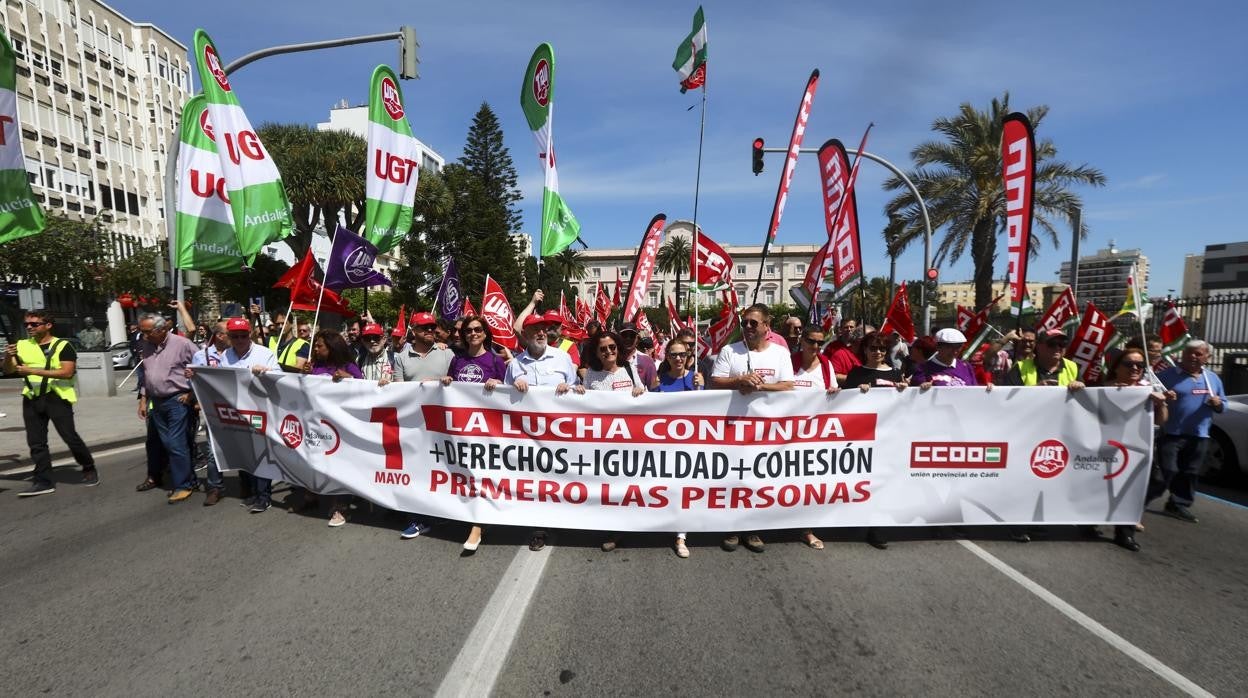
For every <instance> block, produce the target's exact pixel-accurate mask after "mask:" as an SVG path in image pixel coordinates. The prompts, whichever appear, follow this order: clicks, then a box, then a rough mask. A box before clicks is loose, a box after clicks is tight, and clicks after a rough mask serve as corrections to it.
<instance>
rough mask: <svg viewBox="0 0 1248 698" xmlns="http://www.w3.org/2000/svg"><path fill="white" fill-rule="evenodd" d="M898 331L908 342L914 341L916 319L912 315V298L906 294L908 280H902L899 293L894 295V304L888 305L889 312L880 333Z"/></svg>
mask: <svg viewBox="0 0 1248 698" xmlns="http://www.w3.org/2000/svg"><path fill="white" fill-rule="evenodd" d="M894 330H895V331H896V332H897V333H898V334H900V335H901V338H902V339H904V340H906V342H907V343H909V342H913V341H914V319H913V318H912V317H910V298H909V297H908V296H907V295H906V282H904V281H903V282H901V287H900V288H898V289H897V295H895V296H893V302H892V305H890V306H888V314H887V315H885V316H884V324H883V325H881V326H880V334H882V335H884V334H888V333H889V332H892V331H894Z"/></svg>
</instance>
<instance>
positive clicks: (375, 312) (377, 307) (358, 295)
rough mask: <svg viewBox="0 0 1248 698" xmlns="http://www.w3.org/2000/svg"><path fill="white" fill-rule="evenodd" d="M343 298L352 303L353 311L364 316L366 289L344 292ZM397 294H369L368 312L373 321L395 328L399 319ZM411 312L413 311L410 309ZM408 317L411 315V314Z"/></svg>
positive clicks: (350, 289) (374, 291) (351, 289)
mask: <svg viewBox="0 0 1248 698" xmlns="http://www.w3.org/2000/svg"><path fill="white" fill-rule="evenodd" d="M342 297H343V298H345V299H347V300H348V301H350V303H351V309H352V310H354V311H355V312H357V313H359V314H360V315H363V314H364V289H362V288H348V289H345V290H343V292H342ZM395 301H396V298H395V294H394V293H392V292H387V291H378V290H375V289H374V290H371V291H369V292H368V312H369V314H370V315H372V316H373V321H374V322H376V323H377V324H379V325H384V326H389V327H393V326H394V324H395V321H396V320H398V318H399V305H400V303H396V302H395ZM409 310H411V309H409ZM408 315H411V313H410V312H409V313H408Z"/></svg>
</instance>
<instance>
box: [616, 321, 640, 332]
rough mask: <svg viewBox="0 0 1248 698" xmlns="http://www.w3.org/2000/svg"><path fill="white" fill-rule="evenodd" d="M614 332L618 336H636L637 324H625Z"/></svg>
mask: <svg viewBox="0 0 1248 698" xmlns="http://www.w3.org/2000/svg"><path fill="white" fill-rule="evenodd" d="M616 332H618V333H620V334H624V333H625V332H632V333H634V334H637V323H635V322H626V323H624V324H623V325H620V329H618V330H616Z"/></svg>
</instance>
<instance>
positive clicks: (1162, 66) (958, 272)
mask: <svg viewBox="0 0 1248 698" xmlns="http://www.w3.org/2000/svg"><path fill="white" fill-rule="evenodd" d="M113 4H114V6H116V7H117V8H118V9H119V10H120V11H122V12H123V13H125V14H127V15H128V16H129V17H130V18H131V19H133V20H135V21H142V22H152V23H154V24H156V25H158V26H160V27H161V28H163V29H165V30H166V31H168V32H169V33H170V34H172V35H174V36H175V37H177V38H179V39H180V40H181V41H183V43H186V44H190V42H191V35H192V32H193V31H194V29H195V28H196V27H203V28H204V29H206V30H207V31H208V32H209V33H210V34H211V36H212V37H213V39H214V41H215V42H216V44H217V48H218V49H219V51H220V52H221V55H222V57H223V58H224V59H225V61H227V62H228V61H230V60H232V59H234V58H236V57H238V56H241V55H242V54H244V53H247V52H250V51H253V50H256V49H259V48H263V47H267V46H273V45H277V44H285V43H294V42H300V41H313V40H323V39H331V38H337V37H342V36H350V35H357V34H370V33H377V32H383V31H390V30H392V29H397V28H398V26H400V25H402V24H410V25H412V26H414V27H415V28H416V31H417V34H418V36H419V38H420V42H421V49H420V56H421V67H420V72H421V76H422V79H420V80H419V81H408V82H406V83H405V84H404V85H403V89H404V93H405V98H406V101H407V106H408V118H409V120H410V121H411V124H412V128H413V130H414V131H415V133H416V135H417V137H418V138H420V139H421V140H423V141H425V142H426V143H428V144H429V145H431V146H432V147H434V148H435V149H436V150H438V152H440V153H441V154H442V155H443V156H445V157H446V158H447V159H448V160H454V159H456V158H458V157H459V155H460V152H461V149H462V146H463V140H464V135H465V133H466V132H467V128H468V124H469V121H470V119H471V118H472V115H473V114H474V113H475V111H476V110H477V108H478V106H479V105H480V103H481V102H482V101H487V102H489V103H490V104H491V106H492V107H493V108H494V109H495V111H496V112H497V113H498V115H499V118H500V120H501V122H502V125H503V128H504V131H505V134H506V140H507V145H508V147H509V148H510V149H511V154H512V157H513V159H514V160H515V163H516V167H517V170H518V171H519V174H520V182H521V187H522V191H523V193H524V195H525V197H526V200H525V202H524V204H523V207H522V210H523V213H524V216H525V228H526V230H536V228H537V227H538V223H539V220H538V219H539V217H540V194H541V175H540V172H539V167H540V163H539V161H538V160H537V158H536V150H535V146H534V143H533V139H532V136H531V135H530V132H529V131H528V127H527V125H526V124H525V121H524V117H523V114H522V113H521V111H520V105H519V91H520V83H521V80H522V77H523V73H524V68H525V66H526V64H527V61H528V58H529V56H530V54H531V53H532V51H533V49H534V47H535V46H536V45H537V44H538V43H539V42H542V41H549V42H550V43H551V44H552V45H553V46H554V49H555V57H556V84H555V103H556V105H557V108H556V113H555V116H556V119H555V123H554V129H555V142H556V144H557V147H558V152H559V173H560V180H561V185H562V186H561V188H562V191H563V194H564V197H565V199H567V201H568V203H569V205H570V206H571V208H572V210H573V211H574V212H575V214H576V215H577V217H578V219H579V220H580V222H581V224H582V226H583V232H582V236H583V237H584V239H585V240H586V241H587V242H588V243H589V245H590V246H591V247H618V246H621V245H622V243H624V242H627V243H628V244H636V243H635V240H637V239H640V237H641V234H642V232H643V228H644V226H645V225H646V223H647V222H648V221H649V220H650V218H651V216H653V215H654V214H655V213H658V212H664V213H666V214H667V215H668V218H669V219H675V218H688V217H691V216H692V212H693V181H694V170H695V163H696V153H697V135H698V110H697V109H696V108H695V109H693V110H688V108H689V107H690V106H693V105H695V104H697V98H696V97H694V96H693V95H692V94H690V95H681V94H680V93H679V90H678V86H677V79H676V73H675V71H673V70H672V68H671V62H672V58H673V55H674V53H675V49H676V45H677V43H678V42H679V41H680V40H681V39H682V38H683V37H684V35H685V34H686V33H687V32H688V31H689V26H690V22H691V18H692V15H693V12H694V10H695V9H696V7H697V4H696V3H693V2H690V3H671V2H664V3H588V2H533V3H515V2H492V1H491V2H454V3H433V2H420V3H417V2H411V1H410V0H407V1H394V2H381V1H371V0H368V1H366V0H359V1H357V2H341V1H333V2H328V1H325V0H300V1H298V2H296V1H294V0H270V1H269V2H259V3H257V2H254V0H253V1H250V2H235V1H233V0H227V1H221V2H215V3H211V4H207V5H205V4H197V3H172V2H168V1H167V0H159V1H157V0H127V1H120V0H118V1H116V2H114V3H113ZM704 6H705V12H706V18H707V28H708V32H709V41H710V43H709V53H710V58H709V69H708V75H709V78H708V87H709V93H708V100H709V102H708V111H707V125H706V144H705V150H704V156H703V170H702V171H703V175H702V196H701V203H700V207H699V222H700V223H701V225H702V227H703V229H704V230H705V231H706V232H707V234H708V235H710V236H711V237H713V238H714V239H716V240H718V241H720V242H726V243H745V244H757V243H759V242H761V241H762V239H763V236H764V235H765V232H766V227H767V221H768V217H769V215H770V212H771V206H772V202H773V200H774V198H775V191H776V184H777V181H778V178H779V172H780V164H781V162H780V156H778V155H769V156H768V161H767V171H766V172H765V173H764V174H763V175H761V176H759V177H754V176H753V175H752V174H751V173H750V157H749V150H750V142H751V141H752V139H753V138H754V137H755V136H762V137H764V138H765V139H766V140H767V143H768V145H775V146H780V147H783V146H784V145H786V144H787V139H788V136H789V131H790V129H791V128H792V124H793V117H794V114H795V112H796V109H797V103H798V100H799V98H800V97H801V91H802V88H803V87H804V85H805V81H806V78H807V76H808V75H809V73H810V71H811V69H813V68H819V69H820V71H821V73H822V80H821V83H820V86H819V90H818V93H817V94H816V97H815V101H814V107H813V110H812V114H811V119H810V123H809V129H808V131H807V135H806V142H805V145H807V146H812V147H815V146H818V145H819V144H820V143H822V142H823V141H824V140H826V139H828V138H833V137H835V138H840V139H841V140H842V141H844V142H845V143H846V144H847V145H848V146H849V147H854V146H855V145H856V144H857V141H858V139H859V138H860V136H861V134H862V131H863V129H864V128H865V127H866V124H867V123H868V122H875V125H876V126H875V129H874V130H873V132H872V135H871V141H870V143H869V146H868V150H870V151H872V152H875V153H878V154H880V155H882V156H883V157H885V158H888V159H889V160H891V161H893V162H894V163H896V164H898V165H900V166H902V167H907V165H908V163H909V152H910V150H911V148H913V147H914V145H915V144H917V143H919V142H921V141H924V140H928V139H930V138H931V137H932V134H931V132H930V124H931V122H932V120H933V119H934V118H936V117H939V116H944V115H951V114H953V113H954V112H955V111H956V110H957V108H958V105H959V104H961V103H962V102H971V103H972V104H973V105H975V106H977V107H979V108H986V107H987V105H988V103H989V102H990V100H991V99H992V98H993V97H995V96H999V95H1001V94H1002V92H1003V91H1006V90H1008V91H1009V92H1010V94H1011V103H1012V105H1013V106H1015V107H1016V108H1026V107H1029V106H1032V105H1036V104H1047V105H1048V106H1049V107H1050V113H1049V115H1048V117H1047V118H1046V119H1045V121H1044V122H1043V123H1042V124H1041V126H1040V128H1039V129H1038V136H1039V137H1041V138H1048V139H1051V140H1053V141H1054V142H1055V143H1056V144H1057V146H1058V156H1059V158H1061V159H1063V160H1066V161H1068V162H1071V163H1076V164H1078V163H1086V164H1089V165H1092V166H1095V167H1098V168H1100V169H1101V170H1102V171H1103V172H1104V173H1105V174H1106V176H1107V177H1108V179H1109V183H1108V185H1107V186H1105V187H1103V188H1097V189H1094V188H1086V189H1081V190H1079V193H1080V194H1081V195H1083V197H1084V200H1085V211H1084V217H1085V221H1086V223H1087V224H1088V225H1089V226H1090V228H1091V232H1090V235H1089V237H1088V239H1087V240H1085V241H1084V242H1083V243H1082V244H1081V252H1083V253H1084V254H1087V253H1090V252H1092V251H1094V250H1096V249H1099V248H1101V247H1104V246H1105V245H1106V244H1107V243H1108V242H1109V240H1110V239H1113V240H1115V241H1116V242H1117V244H1118V246H1119V247H1123V248H1125V247H1140V248H1142V249H1143V250H1144V252H1145V254H1147V255H1148V256H1149V258H1150V260H1151V262H1152V265H1153V272H1152V280H1151V283H1150V293H1151V294H1154V295H1156V294H1164V293H1165V291H1166V290H1167V289H1171V288H1173V289H1177V288H1179V287H1180V283H1181V278H1182V270H1183V256H1184V255H1185V254H1188V253H1200V252H1203V250H1204V246H1205V245H1206V244H1213V243H1222V242H1233V241H1241V240H1245V239H1248V227H1246V226H1245V224H1244V223H1243V219H1242V218H1240V217H1239V216H1238V215H1231V214H1232V213H1233V209H1232V208H1231V207H1232V206H1233V205H1234V202H1236V201H1238V200H1241V198H1242V197H1243V196H1244V194H1245V192H1246V191H1248V174H1245V171H1244V169H1243V168H1242V167H1240V166H1239V165H1240V164H1241V163H1242V162H1243V161H1244V160H1245V156H1246V155H1248V145H1245V142H1244V140H1243V139H1242V138H1241V137H1240V136H1239V128H1240V127H1241V126H1242V123H1243V121H1244V107H1245V101H1248V70H1246V69H1245V68H1246V67H1248V44H1246V43H1245V42H1244V41H1243V38H1242V36H1241V31H1242V28H1243V27H1244V26H1248V10H1246V9H1245V6H1243V5H1242V4H1240V3H1230V2H1222V3H1209V2H1200V1H1197V2H1188V3H1184V4H1183V5H1182V6H1181V7H1179V6H1175V5H1174V4H1173V3H1161V2H1133V3H1126V2H1104V3H1098V2H1086V0H1085V1H1083V2H1046V3H1026V4H1024V3H1016V4H1015V5H1014V7H1015V8H1016V9H1010V5H1009V4H1006V3H999V2H998V3H987V2H959V3H950V4H944V3H930V2H927V3H921V2H893V3H852V4H851V3H830V2H785V3H770V4H767V5H765V6H764V5H762V4H759V3H757V2H707V3H705V5H704ZM206 8H212V10H213V11H212V12H211V13H209V12H207V11H206ZM1034 8H1039V11H1038V12H1035V11H1033V10H1034ZM397 58H398V50H397V47H396V45H395V44H389V43H387V44H371V45H364V46H356V47H349V48H342V49H333V50H328V51H321V52H312V53H304V54H296V55H291V56H280V57H274V58H268V59H265V60H263V61H261V62H259V63H255V64H252V65H250V66H248V67H246V68H244V69H243V70H242V71H240V72H239V73H237V74H236V75H235V76H234V77H233V78H232V82H233V84H234V85H235V89H236V90H237V92H238V94H239V96H240V99H241V100H242V103H243V106H244V107H245V108H246V109H247V111H248V114H249V116H250V117H251V119H252V121H253V122H254V123H259V122H262V121H282V122H304V123H315V122H317V121H324V120H326V119H327V118H328V111H329V108H330V106H331V105H333V104H334V103H335V102H337V101H339V100H341V99H343V98H345V99H347V100H349V101H350V102H352V103H362V102H363V101H364V100H365V99H366V94H367V89H368V78H369V75H370V74H371V71H372V68H373V66H375V65H376V64H377V63H381V62H385V63H390V64H392V65H394V64H395V63H396V62H397ZM1224 132H1225V133H1229V134H1230V135H1229V136H1227V135H1223V134H1224ZM886 174H887V173H886V172H885V171H884V170H883V169H881V168H879V167H877V166H874V165H872V164H871V163H864V166H863V169H862V172H861V175H860V179H859V182H858V192H859V196H858V206H859V215H860V220H861V228H862V234H863V247H864V256H865V262H866V271H867V273H868V274H871V275H876V274H887V272H888V259H887V257H886V256H885V255H884V245H883V242H882V240H881V238H880V235H879V231H880V230H881V229H882V228H883V227H884V224H885V223H886V219H885V218H884V216H883V213H882V210H883V205H884V203H885V201H886V200H887V199H888V198H889V196H890V195H888V194H886V193H885V192H883V190H882V189H881V186H880V184H881V182H882V181H883V180H884V179H885V176H886ZM821 205H822V201H821V197H820V194H819V183H818V174H817V168H816V166H815V162H814V158H813V157H809V158H803V160H802V161H800V162H799V163H798V167H797V172H796V175H795V178H794V185H793V191H792V193H791V194H790V198H789V202H788V207H787V209H786V211H785V215H784V220H783V223H782V225H781V228H780V233H779V236H778V242H779V243H814V242H821V241H822V240H823V239H824V237H825V235H826V233H825V231H824V223H823V218H822V213H821ZM938 235H939V233H938ZM1069 244H1070V241H1069V236H1068V235H1067V237H1066V239H1064V240H1062V246H1061V248H1060V249H1058V250H1054V249H1053V248H1052V247H1051V246H1050V245H1048V244H1046V245H1045V247H1044V249H1043V251H1042V253H1041V255H1040V257H1039V258H1038V259H1036V260H1033V262H1032V266H1031V268H1030V273H1029V276H1030V277H1031V279H1032V280H1036V281H1044V280H1051V279H1056V277H1057V269H1058V266H1059V265H1060V263H1061V261H1062V260H1065V259H1068V258H1069V254H1070V248H1069ZM998 266H999V267H1000V270H999V272H998V276H1001V275H1004V269H1005V261H1004V255H1003V254H1002V255H1001V257H1000V259H999V262H998ZM921 267H922V255H921V248H920V246H919V245H915V246H913V247H912V249H911V250H909V251H907V252H906V253H905V254H904V255H903V256H902V257H901V258H900V259H899V260H898V270H899V271H898V276H899V277H901V278H917V277H918V276H919V275H920V273H921ZM969 277H970V265H969V262H968V261H967V260H966V259H965V258H964V259H963V261H961V262H959V263H958V264H955V265H953V266H952V267H947V268H944V269H942V270H941V278H942V280H955V279H966V278H969Z"/></svg>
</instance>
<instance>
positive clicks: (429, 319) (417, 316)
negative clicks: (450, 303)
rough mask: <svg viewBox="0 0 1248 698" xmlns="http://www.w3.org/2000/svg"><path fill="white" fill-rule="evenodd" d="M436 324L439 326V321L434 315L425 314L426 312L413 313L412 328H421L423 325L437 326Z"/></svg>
mask: <svg viewBox="0 0 1248 698" xmlns="http://www.w3.org/2000/svg"><path fill="white" fill-rule="evenodd" d="M436 324H438V319H437V318H436V317H434V316H433V313H425V312H419V313H412V322H411V325H412V327H419V326H421V325H436Z"/></svg>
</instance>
